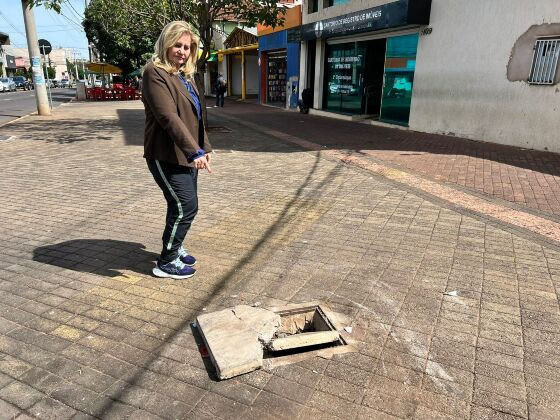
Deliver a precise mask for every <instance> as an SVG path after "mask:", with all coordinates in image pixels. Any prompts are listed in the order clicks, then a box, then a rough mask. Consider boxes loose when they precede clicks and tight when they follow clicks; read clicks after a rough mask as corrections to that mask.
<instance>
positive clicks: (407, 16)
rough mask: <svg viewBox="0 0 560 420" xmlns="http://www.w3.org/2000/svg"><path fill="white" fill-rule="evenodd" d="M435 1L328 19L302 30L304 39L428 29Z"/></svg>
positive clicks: (401, 0) (400, 1) (404, 1)
mask: <svg viewBox="0 0 560 420" xmlns="http://www.w3.org/2000/svg"><path fill="white" fill-rule="evenodd" d="M431 5H432V0H397V1H395V2H392V3H387V4H384V5H381V6H378V7H373V8H371V9H366V10H360V11H359V12H354V13H349V14H347V15H342V16H337V17H335V18H330V19H324V20H320V21H318V22H313V23H308V24H306V25H302V26H301V38H302V39H303V40H311V39H316V38H331V37H334V36H343V35H351V34H358V33H362V32H370V31H377V30H380V29H388V28H397V27H400V26H406V25H414V24H416V25H427V24H428V23H429V22H430V9H431Z"/></svg>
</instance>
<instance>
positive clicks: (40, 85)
mask: <svg viewBox="0 0 560 420" xmlns="http://www.w3.org/2000/svg"><path fill="white" fill-rule="evenodd" d="M21 7H22V9H23V20H24V22H25V34H26V37H27V49H28V50H29V60H30V62H31V71H32V73H33V85H34V86H35V101H36V102H37V112H38V113H39V115H51V109H50V107H49V99H48V98H47V89H46V86H45V78H44V77H43V72H42V71H41V55H40V53H39V41H38V39H37V28H36V27H35V15H34V14H33V10H32V9H31V7H29V0H21Z"/></svg>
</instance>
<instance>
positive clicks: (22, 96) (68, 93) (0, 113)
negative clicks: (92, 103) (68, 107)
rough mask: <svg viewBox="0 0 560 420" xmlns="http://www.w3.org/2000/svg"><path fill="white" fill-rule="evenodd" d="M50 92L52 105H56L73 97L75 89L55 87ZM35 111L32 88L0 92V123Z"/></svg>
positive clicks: (35, 105) (35, 104)
mask: <svg viewBox="0 0 560 420" xmlns="http://www.w3.org/2000/svg"><path fill="white" fill-rule="evenodd" d="M51 93H52V104H53V107H57V106H58V105H60V104H61V103H64V102H68V101H70V100H71V99H72V98H74V97H75V96H76V89H61V88H55V89H52V90H51ZM36 111H37V103H36V102H35V91H34V90H28V91H22V90H18V91H17V92H2V93H0V125H2V124H3V123H6V122H8V121H11V120H14V119H16V118H19V117H22V116H24V115H27V114H31V113H32V112H36Z"/></svg>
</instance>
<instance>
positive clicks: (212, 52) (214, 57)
mask: <svg viewBox="0 0 560 420" xmlns="http://www.w3.org/2000/svg"><path fill="white" fill-rule="evenodd" d="M201 56H202V50H201V49H200V50H198V58H199V59H200V57H201ZM206 61H218V51H216V50H210V57H208V60H206Z"/></svg>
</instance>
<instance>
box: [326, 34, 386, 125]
mask: <svg viewBox="0 0 560 420" xmlns="http://www.w3.org/2000/svg"><path fill="white" fill-rule="evenodd" d="M385 44H386V39H376V40H371V41H361V42H352V43H348V44H336V45H328V46H327V63H326V74H325V75H326V86H325V108H326V109H328V110H329V111H334V112H339V113H343V114H351V115H364V114H368V115H375V116H377V117H378V116H379V112H380V109H381V96H382V91H383V70H384V66H385Z"/></svg>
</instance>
